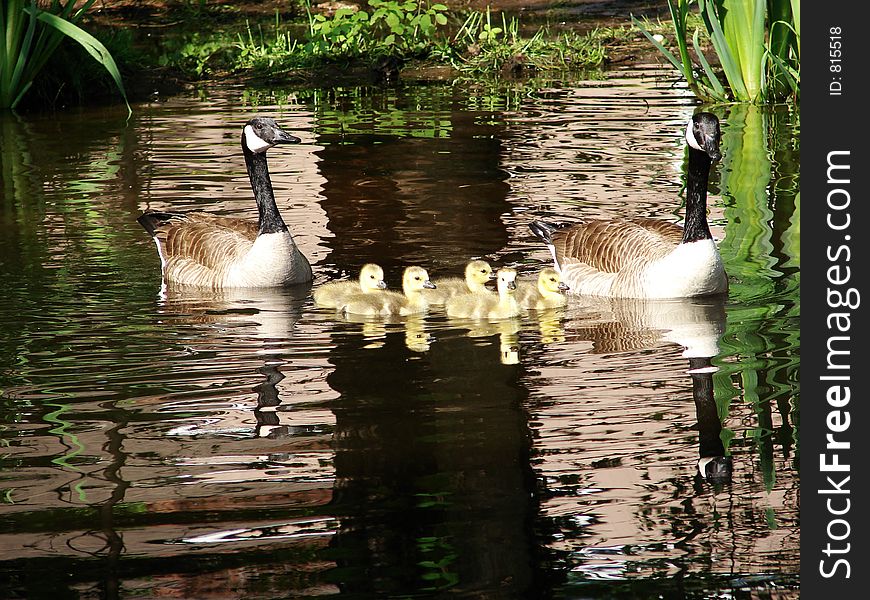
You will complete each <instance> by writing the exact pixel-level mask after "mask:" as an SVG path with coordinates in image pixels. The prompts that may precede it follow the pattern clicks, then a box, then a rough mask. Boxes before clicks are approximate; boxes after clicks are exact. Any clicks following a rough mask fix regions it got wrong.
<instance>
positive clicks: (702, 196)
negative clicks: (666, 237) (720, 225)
mask: <svg viewBox="0 0 870 600" xmlns="http://www.w3.org/2000/svg"><path fill="white" fill-rule="evenodd" d="M710 165H711V160H710V157H709V156H707V153H706V152H702V151H701V150H696V149H695V148H692V147H689V176H688V180H687V183H686V222H685V225H684V226H683V243H684V244H685V243H687V242H697V241H699V240H709V239H712V237H713V236H712V235H710V227H709V225H707V182H708V180H709V178H710Z"/></svg>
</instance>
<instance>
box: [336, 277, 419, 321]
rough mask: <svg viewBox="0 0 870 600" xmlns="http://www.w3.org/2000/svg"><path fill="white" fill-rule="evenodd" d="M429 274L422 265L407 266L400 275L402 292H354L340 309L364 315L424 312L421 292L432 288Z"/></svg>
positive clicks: (347, 312)
mask: <svg viewBox="0 0 870 600" xmlns="http://www.w3.org/2000/svg"><path fill="white" fill-rule="evenodd" d="M434 288H435V284H434V283H432V282H431V281H429V274H428V273H427V272H426V269H424V268H422V267H408V268H406V269H405V271H404V273H403V275H402V291H403V292H404V293H403V294H399V293H397V292H390V291H384V292H381V293H380V294H354V295H353V296H351V297H349V298H348V299H347V300H346V301H345V303H344V305H343V306H341V307H340V309H341V311H342V312H344V313H346V314H353V315H366V316H383V317H386V316H390V315H413V314H416V313H421V312H425V311H426V309H427V307H428V304H427V303H426V299H425V298H423V294H422V293H421V292H422V291H423V290H424V289H434Z"/></svg>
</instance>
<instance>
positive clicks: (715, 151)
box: [686, 112, 722, 162]
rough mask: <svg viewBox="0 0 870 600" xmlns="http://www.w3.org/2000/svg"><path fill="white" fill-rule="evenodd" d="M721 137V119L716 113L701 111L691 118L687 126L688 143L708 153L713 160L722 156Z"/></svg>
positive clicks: (691, 146)
mask: <svg viewBox="0 0 870 600" xmlns="http://www.w3.org/2000/svg"><path fill="white" fill-rule="evenodd" d="M720 138H721V133H720V131H719V119H718V118H716V115H714V114H712V113H708V112H699V113H696V114H694V115H692V118H691V119H689V125H688V126H687V127H686V143H687V144H689V147H690V148H694V149H695V150H700V151H701V152H703V153H704V154H706V155H707V156H708V157H709V158H710V160H711V161H712V162H716V161H717V160H719V159H720V158H722V154H721V153H720V152H719V139H720Z"/></svg>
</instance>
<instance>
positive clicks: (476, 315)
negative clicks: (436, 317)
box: [444, 269, 522, 319]
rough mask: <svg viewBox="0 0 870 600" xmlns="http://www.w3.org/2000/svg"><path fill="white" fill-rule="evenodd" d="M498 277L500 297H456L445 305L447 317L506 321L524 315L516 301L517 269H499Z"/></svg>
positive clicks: (486, 295)
mask: <svg viewBox="0 0 870 600" xmlns="http://www.w3.org/2000/svg"><path fill="white" fill-rule="evenodd" d="M496 276H497V287H498V295H495V294H490V293H486V294H470V293H469V294H464V295H462V296H456V297H455V298H451V299H450V300H448V301H447V304H445V305H444V307H445V309H446V310H447V315H448V316H451V317H456V318H459V319H506V318H509V317H516V316H518V315H520V314H522V307H520V305H519V303H518V302H517V299H516V294H515V292H516V289H517V284H516V279H517V272H516V270H515V269H499V270H498V273H497V274H496Z"/></svg>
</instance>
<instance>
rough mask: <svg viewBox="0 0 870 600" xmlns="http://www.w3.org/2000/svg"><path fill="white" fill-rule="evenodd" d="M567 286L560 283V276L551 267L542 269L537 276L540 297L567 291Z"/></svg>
mask: <svg viewBox="0 0 870 600" xmlns="http://www.w3.org/2000/svg"><path fill="white" fill-rule="evenodd" d="M569 289H571V288H569V287H568V284H566V283H564V282H563V281H562V276H561V275H559V272H558V271H556V269H554V268H553V267H547V268H546V269H542V270H541V272H540V273H539V274H538V291H539V292H540V293H541V295H542V296H545V295H548V294H561V293H562V292H566V291H568V290H569Z"/></svg>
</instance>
